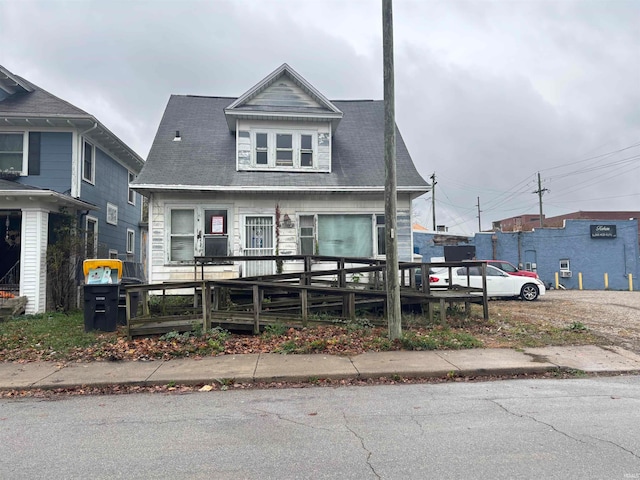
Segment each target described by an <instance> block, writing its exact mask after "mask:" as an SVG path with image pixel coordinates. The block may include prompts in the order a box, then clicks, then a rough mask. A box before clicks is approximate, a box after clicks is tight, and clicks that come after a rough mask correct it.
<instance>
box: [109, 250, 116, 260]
mask: <svg viewBox="0 0 640 480" xmlns="http://www.w3.org/2000/svg"><path fill="white" fill-rule="evenodd" d="M109 258H111V259H114V260H117V259H118V251H117V250H113V249H109Z"/></svg>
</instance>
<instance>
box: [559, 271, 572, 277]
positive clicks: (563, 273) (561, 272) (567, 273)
mask: <svg viewBox="0 0 640 480" xmlns="http://www.w3.org/2000/svg"><path fill="white" fill-rule="evenodd" d="M560 276H561V277H562V278H571V270H560Z"/></svg>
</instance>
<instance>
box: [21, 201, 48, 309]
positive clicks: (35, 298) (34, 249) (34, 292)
mask: <svg viewBox="0 0 640 480" xmlns="http://www.w3.org/2000/svg"><path fill="white" fill-rule="evenodd" d="M48 230H49V211H48V210H45V209H42V208H23V209H22V227H21V236H20V244H21V245H20V296H24V297H27V306H26V307H25V313H26V314H34V313H42V312H44V311H46V309H47V238H48Z"/></svg>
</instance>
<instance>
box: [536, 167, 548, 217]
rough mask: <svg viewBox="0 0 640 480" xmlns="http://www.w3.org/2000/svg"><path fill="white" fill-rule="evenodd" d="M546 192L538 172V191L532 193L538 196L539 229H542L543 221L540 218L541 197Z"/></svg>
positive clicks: (546, 189)
mask: <svg viewBox="0 0 640 480" xmlns="http://www.w3.org/2000/svg"><path fill="white" fill-rule="evenodd" d="M548 191H549V189H548V188H542V180H540V172H538V190H536V191H534V192H533V193H537V194H538V203H539V205H540V228H543V227H544V220H543V216H542V195H543V194H544V192H548Z"/></svg>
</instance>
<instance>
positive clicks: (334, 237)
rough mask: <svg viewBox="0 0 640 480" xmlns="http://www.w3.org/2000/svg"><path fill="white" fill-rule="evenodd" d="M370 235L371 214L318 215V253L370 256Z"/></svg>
mask: <svg viewBox="0 0 640 480" xmlns="http://www.w3.org/2000/svg"><path fill="white" fill-rule="evenodd" d="M372 236H373V229H372V217H371V215H318V250H319V252H318V253H319V254H320V255H329V256H344V257H371V256H372V254H373V238H372Z"/></svg>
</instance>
